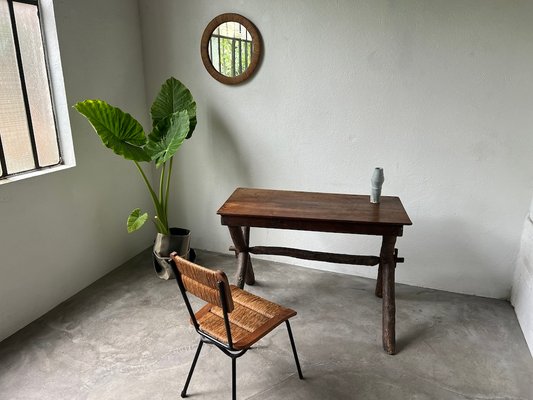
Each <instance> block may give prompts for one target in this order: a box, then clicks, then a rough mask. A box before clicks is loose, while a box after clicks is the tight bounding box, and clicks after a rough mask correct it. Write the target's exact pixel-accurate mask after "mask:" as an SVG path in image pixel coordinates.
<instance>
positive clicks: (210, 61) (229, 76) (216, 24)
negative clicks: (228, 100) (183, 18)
mask: <svg viewBox="0 0 533 400" xmlns="http://www.w3.org/2000/svg"><path fill="white" fill-rule="evenodd" d="M200 52H201V55H202V62H203V63H204V66H205V68H206V70H207V72H209V74H210V75H211V76H212V77H213V78H215V79H216V80H217V81H219V82H222V83H226V84H230V85H233V84H238V83H241V82H243V81H245V80H246V79H248V78H250V76H252V74H253V73H254V71H255V70H256V68H257V66H258V64H259V59H260V56H261V38H260V36H259V31H258V30H257V28H256V27H255V26H254V24H252V22H251V21H249V20H248V19H246V18H245V17H243V16H242V15H239V14H234V13H228V14H221V15H219V16H217V17H215V18H214V19H213V20H212V21H211V22H210V23H209V24H208V25H207V27H206V28H205V30H204V34H203V35H202V41H201V43H200Z"/></svg>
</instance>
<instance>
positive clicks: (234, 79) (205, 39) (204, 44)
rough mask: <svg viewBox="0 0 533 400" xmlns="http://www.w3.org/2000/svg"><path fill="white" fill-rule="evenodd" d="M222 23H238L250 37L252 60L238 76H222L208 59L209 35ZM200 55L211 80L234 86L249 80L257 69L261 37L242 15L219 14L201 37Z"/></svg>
mask: <svg viewBox="0 0 533 400" xmlns="http://www.w3.org/2000/svg"><path fill="white" fill-rule="evenodd" d="M224 22H238V23H239V24H241V25H242V26H244V27H245V28H246V30H247V31H248V32H249V33H250V35H251V36H252V59H251V60H250V65H249V66H248V68H246V71H244V72H243V73H242V74H240V75H238V76H225V75H222V74H221V73H220V72H218V71H217V70H216V69H215V67H213V64H212V63H211V59H210V58H209V51H208V46H209V40H211V35H212V33H213V32H214V31H215V29H216V28H217V27H218V26H219V25H220V24H223V23H224ZM200 53H201V55H202V61H203V63H204V66H205V69H207V72H209V74H210V75H211V76H212V77H213V78H215V79H216V80H217V81H219V82H222V83H225V84H228V85H235V84H237V83H241V82H243V81H245V80H246V79H248V78H250V76H252V74H253V73H254V71H255V70H256V69H257V66H258V64H259V59H260V57H261V36H259V31H258V30H257V28H256V27H255V25H254V24H252V22H251V21H250V20H248V19H247V18H245V17H243V16H242V15H239V14H235V13H226V14H220V15H219V16H217V17H215V18H213V20H212V21H211V22H210V23H209V24H208V25H207V27H206V28H205V30H204V34H203V35H202V41H201V43H200Z"/></svg>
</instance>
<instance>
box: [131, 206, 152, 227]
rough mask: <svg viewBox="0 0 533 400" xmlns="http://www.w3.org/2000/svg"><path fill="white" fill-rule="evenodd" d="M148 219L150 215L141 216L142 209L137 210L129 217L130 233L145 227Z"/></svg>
mask: <svg viewBox="0 0 533 400" xmlns="http://www.w3.org/2000/svg"><path fill="white" fill-rule="evenodd" d="M147 219H148V213H144V214H141V209H140V208H136V209H135V210H133V211H132V212H131V214H130V215H129V217H128V222H127V227H128V233H132V232H134V231H136V230H137V229H139V228H140V227H141V226H143V225H144V223H145V222H146V220H147Z"/></svg>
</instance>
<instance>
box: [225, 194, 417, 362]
mask: <svg viewBox="0 0 533 400" xmlns="http://www.w3.org/2000/svg"><path fill="white" fill-rule="evenodd" d="M217 214H219V215H220V216H221V222H222V225H226V226H227V227H228V229H229V232H230V235H231V238H232V240H233V244H234V248H233V249H234V250H235V252H236V254H237V256H238V268H237V275H236V281H237V285H238V286H239V287H240V288H242V287H244V283H245V282H246V283H247V284H249V285H252V284H253V283H254V272H253V268H252V263H251V260H250V253H251V254H269V255H282V256H289V257H296V258H302V259H308V260H316V261H326V262H333V263H342V264H357V265H378V266H379V268H378V276H377V283H376V292H375V294H376V296H378V297H382V299H383V311H382V312H383V316H382V317H383V328H382V333H383V348H384V349H385V351H386V352H387V353H389V354H394V353H395V350H396V349H395V346H396V338H395V336H396V333H395V317H396V306H395V297H394V284H395V283H394V269H395V267H396V263H399V262H403V259H402V258H399V257H398V251H397V249H395V248H394V246H395V243H396V238H397V237H398V236H402V234H403V227H404V225H411V224H412V223H411V220H410V219H409V216H408V215H407V213H406V212H405V209H404V208H403V205H402V203H401V201H400V199H399V198H398V197H390V196H381V202H380V203H379V204H372V203H370V197H369V196H361V195H348V194H331V193H312V192H293V191H285V190H266V189H247V188H238V189H236V190H235V191H234V192H233V194H232V195H231V196H230V197H229V198H228V200H226V202H225V203H224V204H223V205H222V207H220V209H219V210H218V212H217ZM250 227H258V228H272V229H292V230H302V231H318V232H337V233H352V234H362V235H375V236H381V237H382V244H381V251H380V255H379V256H358V255H348V254H335V253H324V252H315V251H309V250H299V249H291V248H286V247H267V246H254V247H250V245H249V240H250Z"/></svg>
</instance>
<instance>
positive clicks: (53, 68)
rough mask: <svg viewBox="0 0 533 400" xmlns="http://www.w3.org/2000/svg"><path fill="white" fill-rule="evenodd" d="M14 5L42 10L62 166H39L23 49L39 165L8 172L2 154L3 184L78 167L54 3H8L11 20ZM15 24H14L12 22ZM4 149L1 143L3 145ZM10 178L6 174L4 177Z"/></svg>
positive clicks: (41, 0) (0, 178) (0, 181)
mask: <svg viewBox="0 0 533 400" xmlns="http://www.w3.org/2000/svg"><path fill="white" fill-rule="evenodd" d="M13 2H18V3H26V4H31V5H36V6H37V7H38V13H39V23H40V28H41V37H42V45H43V52H44V58H45V64H46V69H47V75H48V85H49V89H50V97H51V98H50V102H51V106H52V112H53V115H54V121H55V131H56V137H57V141H58V148H59V163H58V164H55V165H50V166H44V167H43V166H38V165H37V162H38V155H37V150H36V146H35V139H34V133H33V128H32V123H31V115H30V111H29V110H30V109H29V105H28V97H27V93H26V86H25V83H24V73H23V71H22V69H23V67H22V66H21V64H22V58H21V52H20V49H19V48H17V49H16V53H17V62H18V64H19V65H18V67H19V75H20V79H21V86H22V92H23V97H24V103H25V108H26V115H27V120H28V127H29V130H30V140H31V143H32V153H33V158H34V160H35V163H36V167H35V169H31V170H28V171H22V172H17V173H12V174H9V171H7V168H6V163H5V157H4V156H3V154H0V162H1V165H2V174H0V185H2V184H5V183H8V182H13V181H18V180H21V179H26V178H31V177H34V176H39V175H43V174H47V173H50V172H55V171H58V170H63V169H67V168H71V167H74V166H75V165H76V160H75V156H74V146H73V142H72V132H71V127H70V119H69V114H68V103H67V99H66V93H65V84H64V79H63V70H62V67H61V58H60V52H59V43H58V39H57V30H56V24H55V15H54V7H53V0H8V6H9V10H10V13H11V18H12V19H13V14H12V13H13V4H12V3H13ZM12 24H13V22H12ZM13 36H14V38H15V46H16V47H17V46H18V43H17V39H16V37H17V32H16V31H15V30H14V29H13ZM0 148H1V143H0ZM4 173H5V174H6V175H3V174H4Z"/></svg>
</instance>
